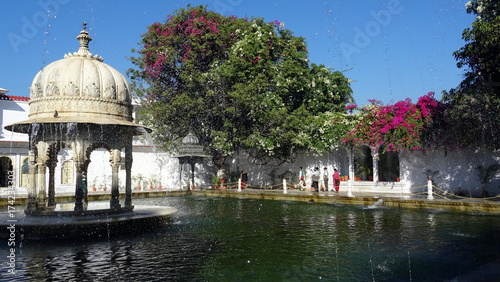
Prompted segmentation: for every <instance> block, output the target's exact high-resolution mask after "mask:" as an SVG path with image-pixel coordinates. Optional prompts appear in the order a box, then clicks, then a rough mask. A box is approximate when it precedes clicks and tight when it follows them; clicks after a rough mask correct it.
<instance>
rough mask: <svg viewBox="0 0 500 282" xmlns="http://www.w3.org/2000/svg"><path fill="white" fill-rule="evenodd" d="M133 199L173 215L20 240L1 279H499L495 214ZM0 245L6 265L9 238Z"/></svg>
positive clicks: (187, 198) (197, 198)
mask: <svg viewBox="0 0 500 282" xmlns="http://www.w3.org/2000/svg"><path fill="white" fill-rule="evenodd" d="M134 204H137V205H165V206H173V207H175V208H177V209H178V212H177V213H176V214H175V215H174V216H173V221H172V223H171V224H170V225H166V226H164V227H161V228H159V229H157V230H156V231H154V232H148V233H146V234H144V233H141V234H137V235H135V236H130V235H128V236H123V237H113V236H109V237H108V236H103V237H100V238H95V239H75V240H71V241H65V242H58V241H27V240H25V241H23V240H22V238H19V239H18V242H17V243H19V244H20V246H18V247H17V249H16V274H15V275H12V274H9V273H7V269H8V266H7V265H6V263H2V266H1V267H0V271H1V273H2V276H1V277H0V278H1V279H0V280H1V281H445V280H447V279H449V280H452V281H453V279H454V280H455V281H458V279H457V278H461V279H468V280H465V281H495V280H496V281H499V280H500V255H499V254H500V221H499V219H500V218H499V217H498V216H495V215H489V214H468V213H456V212H448V211H439V210H411V209H395V208H385V207H380V206H370V207H366V206H365V207H362V206H349V205H333V204H318V203H303V202H288V201H272V200H253V199H235V198H217V197H201V196H179V197H165V198H150V199H134ZM130 228H134V227H133V226H130ZM0 251H1V253H2V257H3V258H4V259H3V260H2V261H7V259H6V255H7V254H8V246H7V243H5V242H4V243H2V245H1V246H0ZM460 281H463V280H460Z"/></svg>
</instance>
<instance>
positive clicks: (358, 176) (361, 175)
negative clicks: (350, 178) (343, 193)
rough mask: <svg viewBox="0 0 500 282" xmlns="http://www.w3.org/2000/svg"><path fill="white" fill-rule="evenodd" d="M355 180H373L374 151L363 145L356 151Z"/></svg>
mask: <svg viewBox="0 0 500 282" xmlns="http://www.w3.org/2000/svg"><path fill="white" fill-rule="evenodd" d="M353 159H354V180H357V181H372V180H373V160H372V159H373V158H372V149H371V148H370V147H368V146H365V145H362V146H359V147H357V148H356V149H354V158H353Z"/></svg>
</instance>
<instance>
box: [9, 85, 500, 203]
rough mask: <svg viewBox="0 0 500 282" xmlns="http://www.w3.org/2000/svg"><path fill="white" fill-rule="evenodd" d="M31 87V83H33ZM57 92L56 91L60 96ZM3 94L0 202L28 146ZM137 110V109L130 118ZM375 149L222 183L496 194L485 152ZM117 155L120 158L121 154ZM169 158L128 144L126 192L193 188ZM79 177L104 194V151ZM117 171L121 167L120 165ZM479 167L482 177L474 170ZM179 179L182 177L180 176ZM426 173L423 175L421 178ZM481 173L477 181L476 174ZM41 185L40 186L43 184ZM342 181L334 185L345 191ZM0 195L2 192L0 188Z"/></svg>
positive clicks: (65, 163) (16, 108)
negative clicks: (324, 181) (322, 182)
mask: <svg viewBox="0 0 500 282" xmlns="http://www.w3.org/2000/svg"><path fill="white" fill-rule="evenodd" d="M35 79H37V78H36V77H35ZM63 88H64V87H60V89H63ZM7 93H8V90H6V89H3V88H0V111H1V115H0V124H1V125H2V126H1V129H0V130H1V131H0V195H2V196H3V195H5V190H6V189H4V188H5V187H7V186H9V185H12V186H14V187H16V191H17V192H18V193H20V194H23V193H24V194H26V193H27V189H26V188H27V186H28V177H27V176H28V169H29V165H28V147H29V146H28V142H29V138H28V136H27V135H26V134H21V133H13V132H11V131H7V130H6V129H4V126H5V125H11V124H15V123H18V122H20V121H25V120H28V119H29V117H28V114H29V101H30V98H28V97H21V96H11V95H7ZM135 110H137V106H136V107H135V109H134V111H135ZM378 150H379V148H374V149H373V148H372V149H371V148H368V147H362V148H358V150H356V151H355V152H352V153H351V152H348V151H347V150H346V149H345V148H337V149H335V150H332V151H331V152H328V153H325V154H323V155H322V156H314V155H312V154H308V153H301V154H298V156H297V158H296V161H295V162H294V163H286V164H281V165H271V164H266V165H256V164H254V162H252V161H251V160H250V158H249V157H248V156H247V155H245V154H240V155H236V156H233V157H230V158H227V171H228V173H227V175H228V178H229V181H230V182H231V181H233V182H235V181H236V180H237V178H238V177H239V175H240V173H241V172H242V171H246V172H247V173H248V176H249V180H248V185H251V186H254V187H256V186H257V187H270V186H271V185H280V184H281V183H282V179H283V178H286V179H288V181H289V184H291V185H296V184H297V182H298V170H299V167H304V169H306V171H310V170H312V169H313V168H314V167H319V168H320V171H321V172H323V168H325V167H326V168H327V171H328V175H329V177H330V181H329V183H328V185H329V189H330V190H331V189H332V188H333V187H332V186H333V183H332V181H331V175H332V173H333V169H334V168H338V169H339V171H340V173H341V175H343V176H344V178H347V177H349V179H351V180H354V181H353V182H352V187H353V192H354V193H355V192H356V191H374V192H379V193H404V194H409V193H418V192H422V191H424V190H425V189H426V185H427V178H428V177H432V178H433V180H434V184H435V185H437V186H438V187H439V188H440V189H442V190H443V191H445V193H446V192H456V191H461V192H463V193H464V194H470V195H475V196H478V195H481V194H482V189H483V186H484V185H485V186H484V187H486V189H487V191H488V193H489V194H490V195H498V194H500V179H499V173H500V171H495V170H490V171H489V176H490V178H489V179H488V181H484V178H485V177H486V176H488V175H486V174H485V173H486V172H488V168H494V166H495V165H498V164H499V163H500V152H498V151H495V152H491V151H487V150H455V151H447V152H444V151H442V150H436V151H427V152H425V153H424V152H421V151H416V152H400V153H395V152H390V153H385V154H380V153H379V152H378ZM122 153H123V152H122ZM173 156H174V153H168V152H163V151H161V150H160V149H158V148H156V147H155V145H154V144H153V142H152V141H151V139H150V138H147V137H136V138H135V139H134V142H133V164H132V169H131V171H132V186H133V187H134V189H137V187H141V188H140V189H149V187H150V186H151V187H152V188H153V189H160V187H161V189H173V190H177V189H187V187H189V186H191V185H193V184H192V183H189V182H188V179H189V178H190V177H188V174H189V171H190V170H189V169H187V168H183V169H182V170H181V169H180V167H179V160H178V159H177V158H175V157H173ZM72 157H73V152H72V151H71V150H70V149H67V148H62V149H60V151H59V152H58V156H57V167H56V168H55V173H54V177H55V193H56V194H60V193H73V192H74V190H75V181H76V173H75V164H74V163H73V158H72ZM90 160H91V161H90V164H89V166H88V170H87V182H88V189H89V193H92V192H93V190H94V189H93V188H95V190H97V191H101V192H102V191H104V190H105V188H107V187H109V185H110V184H111V175H112V172H111V167H110V165H109V163H110V153H109V152H108V150H106V149H97V150H94V151H93V152H92V153H91V155H90ZM122 166H123V165H122ZM478 167H482V168H483V169H482V170H481V169H478ZM181 171H182V175H181ZM195 171H196V173H195V174H196V179H195V183H194V186H196V187H197V188H206V187H209V186H210V181H211V179H212V178H213V177H214V175H215V171H214V169H213V165H212V163H211V160H210V159H207V160H206V161H205V162H204V163H203V164H197V165H196V170H195ZM426 172H427V173H426ZM481 172H482V173H483V175H482V178H483V181H481V180H480V177H479V175H480V173H481ZM119 174H120V177H119V179H120V184H119V186H120V188H121V189H124V187H125V183H123V181H124V179H126V177H124V174H125V168H122V167H120V171H119ZM46 179H47V178H46ZM346 186H347V181H343V182H342V188H341V189H346ZM1 187H4V188H1Z"/></svg>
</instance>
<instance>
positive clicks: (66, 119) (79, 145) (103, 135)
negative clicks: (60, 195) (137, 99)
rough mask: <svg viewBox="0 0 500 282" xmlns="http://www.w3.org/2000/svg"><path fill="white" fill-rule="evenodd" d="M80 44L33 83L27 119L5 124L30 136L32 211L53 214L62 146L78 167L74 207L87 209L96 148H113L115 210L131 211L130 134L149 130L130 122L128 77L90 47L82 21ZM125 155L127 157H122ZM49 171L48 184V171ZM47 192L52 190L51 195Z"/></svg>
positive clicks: (131, 136) (29, 192)
mask: <svg viewBox="0 0 500 282" xmlns="http://www.w3.org/2000/svg"><path fill="white" fill-rule="evenodd" d="M77 39H78V41H79V43H80V48H79V50H78V51H77V52H74V53H72V54H66V55H65V56H64V58H63V59H61V60H58V61H55V62H53V63H51V64H49V65H47V66H46V67H44V68H43V69H42V70H41V71H40V72H39V73H38V74H37V75H36V76H35V78H34V79H33V83H32V85H31V87H30V103H29V106H30V112H29V119H28V120H25V121H21V122H17V123H14V124H11V125H8V126H6V127H5V128H6V129H8V130H11V131H14V132H20V133H26V134H28V135H29V160H30V167H29V175H30V176H29V177H30V181H29V187H28V194H29V195H28V197H29V199H28V207H27V210H26V213H28V214H42V215H43V214H52V213H53V207H55V189H54V169H55V167H56V165H57V153H58V152H59V151H60V150H61V149H62V148H70V149H71V150H72V151H73V162H74V163H75V166H76V187H75V207H74V211H75V212H77V213H85V207H86V203H87V184H86V175H87V168H88V165H89V163H90V154H91V153H92V151H93V150H95V149H97V148H105V149H106V150H108V151H109V153H110V160H109V163H110V165H111V170H112V177H111V178H112V181H111V182H112V184H111V202H110V209H111V210H112V211H123V210H132V209H133V206H132V203H131V195H132V192H131V190H132V189H131V167H132V138H133V136H136V135H141V134H142V133H144V132H145V130H148V129H144V127H142V126H140V125H138V124H135V123H133V122H132V120H133V118H132V104H131V96H130V92H129V89H128V84H127V81H126V79H125V78H124V77H123V75H122V74H120V72H118V71H117V70H116V69H114V68H112V67H111V66H109V65H107V64H105V63H103V59H102V58H101V57H99V56H97V55H92V54H91V53H90V51H89V48H88V46H89V42H90V41H91V40H92V38H91V37H90V36H89V34H88V32H87V30H86V26H85V24H84V28H83V30H82V31H81V32H80V34H79V35H78V36H77ZM122 159H124V160H122ZM123 165H124V166H125V171H126V180H125V193H126V196H125V207H121V205H120V202H119V193H120V192H119V179H118V171H119V168H120V166H123ZM47 169H48V170H49V174H48V175H49V180H48V186H49V187H48V189H47V187H46V182H47V181H46V179H45V178H46V170H47ZM47 194H48V195H47Z"/></svg>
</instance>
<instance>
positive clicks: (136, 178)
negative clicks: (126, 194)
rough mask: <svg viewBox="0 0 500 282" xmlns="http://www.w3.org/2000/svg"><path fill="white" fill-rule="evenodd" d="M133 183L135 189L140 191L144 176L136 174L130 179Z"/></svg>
mask: <svg viewBox="0 0 500 282" xmlns="http://www.w3.org/2000/svg"><path fill="white" fill-rule="evenodd" d="M132 178H133V179H134V181H135V182H136V189H137V190H142V181H143V180H144V176H142V174H138V175H136V176H134V177H132Z"/></svg>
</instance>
